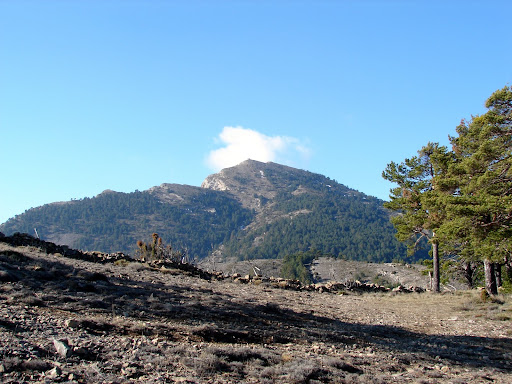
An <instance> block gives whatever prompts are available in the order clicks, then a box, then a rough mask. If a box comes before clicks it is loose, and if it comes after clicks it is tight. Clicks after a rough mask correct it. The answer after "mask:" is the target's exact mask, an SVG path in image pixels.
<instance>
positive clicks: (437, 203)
mask: <svg viewBox="0 0 512 384" xmlns="http://www.w3.org/2000/svg"><path fill="white" fill-rule="evenodd" d="M451 159H452V154H451V153H450V152H449V151H448V149H447V148H446V147H444V146H440V145H439V144H438V143H428V144H427V145H426V146H424V147H423V148H421V149H420V150H419V151H418V156H414V157H412V158H410V159H405V160H404V161H403V162H402V163H400V164H397V163H395V162H391V163H390V164H388V166H387V167H386V169H385V170H384V172H383V173H382V177H383V178H384V179H386V180H389V181H391V182H393V183H395V184H397V185H398V186H397V187H396V188H393V189H391V191H390V199H391V200H390V201H389V202H387V203H385V204H384V206H385V207H386V208H388V209H391V210H393V211H396V212H397V215H396V216H394V217H393V218H392V219H391V221H392V223H393V225H394V226H395V228H396V230H397V235H396V236H397V238H398V240H400V241H405V242H407V243H408V247H409V250H410V251H411V252H413V251H414V250H415V249H416V247H417V245H418V244H419V243H420V242H421V240H422V239H426V240H427V241H428V242H429V243H430V244H431V247H432V260H433V284H432V289H433V291H434V292H439V291H440V276H439V237H438V236H437V235H436V231H437V230H438V228H439V227H440V226H441V224H442V223H443V220H444V219H445V209H444V206H443V200H442V199H439V193H440V191H438V190H437V189H436V188H435V185H434V183H433V180H434V178H435V177H438V176H440V175H442V174H444V173H446V170H447V168H448V164H449V162H450V161H451Z"/></svg>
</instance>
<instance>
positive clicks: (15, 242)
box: [0, 232, 131, 263]
mask: <svg viewBox="0 0 512 384" xmlns="http://www.w3.org/2000/svg"><path fill="white" fill-rule="evenodd" d="M0 241H1V242H3V243H7V244H9V245H12V246H14V247H21V246H29V247H36V248H39V249H41V250H42V251H44V252H46V253H47V254H60V255H62V256H66V257H70V258H73V259H78V260H83V261H92V262H96V263H112V262H114V261H118V260H131V257H130V256H129V255H125V254H124V253H122V252H115V253H104V252H98V251H81V250H78V249H72V248H69V247H68V246H67V245H57V244H54V243H52V242H49V241H44V240H41V239H38V238H35V237H33V236H30V235H29V234H27V233H18V232H17V233H15V234H13V235H12V236H5V235H4V234H3V233H1V232H0Z"/></svg>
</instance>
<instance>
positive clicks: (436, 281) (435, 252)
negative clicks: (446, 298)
mask: <svg viewBox="0 0 512 384" xmlns="http://www.w3.org/2000/svg"><path fill="white" fill-rule="evenodd" d="M432 269H433V282H432V290H433V291H434V292H441V281H440V277H439V244H437V242H433V243H432Z"/></svg>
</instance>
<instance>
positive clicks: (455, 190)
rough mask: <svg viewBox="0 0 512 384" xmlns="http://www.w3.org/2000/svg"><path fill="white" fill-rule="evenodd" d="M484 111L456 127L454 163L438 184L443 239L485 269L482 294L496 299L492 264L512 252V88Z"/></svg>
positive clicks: (496, 96)
mask: <svg viewBox="0 0 512 384" xmlns="http://www.w3.org/2000/svg"><path fill="white" fill-rule="evenodd" d="M486 107H487V108H488V111H487V112H486V113H485V114H483V115H481V116H475V117H473V118H472V119H471V120H469V121H464V120H463V121H462V122H461V124H460V125H459V126H458V127H457V134H458V136H456V137H451V138H450V141H451V143H452V146H453V151H454V153H455V156H456V161H455V162H453V163H452V164H451V166H450V168H449V172H448V173H446V174H442V175H440V176H439V177H437V180H436V182H437V183H438V185H439V187H440V188H439V189H442V190H443V191H445V192H446V198H445V200H444V203H443V204H445V205H446V208H447V218H448V220H446V221H445V223H444V225H443V228H442V233H443V234H444V235H445V236H446V237H447V238H449V239H451V241H452V243H456V244H458V245H459V247H460V253H461V255H462V256H464V257H466V258H471V257H472V258H474V259H475V258H476V259H478V260H480V261H482V262H483V263H484V269H485V278H486V289H487V291H488V292H489V294H496V293H497V286H496V281H495V272H494V270H493V268H494V263H504V262H505V261H507V260H509V259H510V255H511V252H512V87H504V88H503V89H500V90H498V91H496V92H494V93H493V94H492V95H491V97H489V99H488V100H487V102H486Z"/></svg>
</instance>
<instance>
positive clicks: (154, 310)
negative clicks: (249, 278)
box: [0, 239, 512, 384]
mask: <svg viewBox="0 0 512 384" xmlns="http://www.w3.org/2000/svg"><path fill="white" fill-rule="evenodd" d="M0 281H2V284H0V381H1V382H2V383H13V384H14V383H21V382H23V383H28V382H30V383H48V382H66V383H97V382H104V383H107V382H108V383H120V382H133V383H219V384H220V383H278V384H280V383H347V384H348V383H394V384H406V383H434V382H435V383H487V382H494V383H510V382H511V380H512V363H511V361H510V345H511V343H512V339H511V333H510V323H509V321H507V320H506V319H508V318H509V317H510V298H507V303H506V304H504V305H497V304H495V303H481V302H480V303H479V302H478V301H477V300H476V297H477V296H476V295H477V292H461V293H458V294H445V295H433V294H430V293H422V294H394V295H391V294H379V295H376V294H369V295H359V294H357V295H356V294H344V295H339V294H331V293H325V292H324V293H317V292H297V291H292V290H286V289H279V288H276V287H274V286H272V285H271V284H269V283H264V282H263V283H261V284H260V285H240V284H238V283H234V282H231V281H230V280H222V281H216V280H205V279H202V278H199V277H198V276H196V275H190V274H188V273H179V272H178V271H174V270H171V269H159V268H154V267H153V268H152V267H151V266H150V265H148V264H143V263H138V262H126V263H115V264H112V263H93V262H90V261H85V260H80V259H75V258H73V259H72V258H68V257H63V256H62V255H60V254H57V255H56V254H47V252H46V251H42V250H39V249H37V248H35V247H24V246H22V247H13V246H10V245H8V244H6V243H3V242H2V241H1V239H0Z"/></svg>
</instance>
